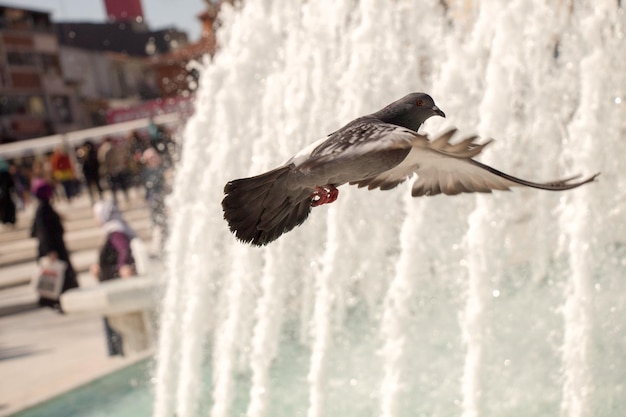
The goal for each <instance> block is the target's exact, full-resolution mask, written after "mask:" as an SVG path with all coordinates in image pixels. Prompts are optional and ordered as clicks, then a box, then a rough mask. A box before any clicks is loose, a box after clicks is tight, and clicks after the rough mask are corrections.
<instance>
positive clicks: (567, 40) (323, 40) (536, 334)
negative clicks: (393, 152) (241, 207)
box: [154, 0, 626, 417]
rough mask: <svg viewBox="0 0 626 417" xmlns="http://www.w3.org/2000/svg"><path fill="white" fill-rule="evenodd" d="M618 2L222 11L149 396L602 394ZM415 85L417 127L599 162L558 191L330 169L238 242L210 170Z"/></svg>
mask: <svg viewBox="0 0 626 417" xmlns="http://www.w3.org/2000/svg"><path fill="white" fill-rule="evenodd" d="M444 4H448V8H447V9H446V8H444V7H443V5H444ZM624 19H625V17H624V13H623V10H622V9H620V8H619V7H618V3H616V2H615V1H608V0H605V1H601V2H597V3H594V6H593V7H592V6H586V5H583V4H581V3H578V2H575V3H571V4H570V3H563V2H557V1H554V2H546V1H541V0H533V1H521V0H515V1H512V2H509V3H507V4H506V5H503V4H502V2H499V1H495V0H482V1H479V2H471V3H470V2H439V1H435V0H431V1H425V2H412V1H408V0H398V1H395V2H393V3H389V2H388V1H387V0H363V1H360V2H354V1H352V0H318V1H315V2H311V1H303V2H301V3H299V2H295V1H291V0H275V1H269V0H247V1H246V2H245V3H244V4H243V5H242V6H241V9H236V10H235V9H232V10H230V9H229V10H226V12H225V13H224V26H223V27H222V29H221V31H220V34H219V37H220V43H221V45H223V47H222V49H221V51H220V52H219V53H218V54H217V55H216V56H215V58H214V60H213V61H212V62H209V61H206V62H205V63H204V70H203V72H202V75H201V88H200V91H199V93H198V98H197V103H196V107H197V109H196V113H195V115H194V116H193V118H192V119H191V120H190V121H189V123H188V125H187V127H186V130H185V134H184V150H183V155H182V161H181V164H180V166H179V167H178V170H177V176H176V181H175V189H174V196H173V199H172V205H173V208H174V210H173V223H174V224H173V228H172V229H173V231H172V238H171V240H170V242H169V247H168V250H169V259H168V276H169V278H168V282H167V289H166V294H165V297H164V304H163V312H162V318H161V326H160V329H161V334H160V342H159V350H158V363H157V370H156V378H157V384H156V387H155V393H156V399H155V405H154V415H155V416H158V417H166V416H167V417H171V415H173V414H176V415H177V416H179V417H189V416H195V415H207V414H211V415H213V416H216V417H217V416H226V415H239V414H246V415H248V416H255V417H261V416H270V415H271V416H293V415H304V414H307V415H310V416H321V415H342V416H352V415H354V416H357V415H358V416H360V415H374V414H380V415H381V416H404V415H407V416H408V415H411V416H413V415H420V414H424V415H458V414H461V415H465V416H491V415H498V416H500V415H511V416H515V415H519V416H522V415H529V414H532V415H539V414H541V415H557V414H559V413H560V415H562V416H572V417H578V416H587V415H589V416H590V415H594V416H617V415H619V410H623V409H624V408H626V395H624V390H625V389H626V388H625V387H624V385H623V381H624V380H626V371H625V369H626V362H625V361H624V359H623V353H622V351H623V344H622V343H621V342H620V341H623V339H624V334H626V328H625V326H626V325H624V324H623V320H621V319H620V318H621V317H623V315H624V313H626V296H624V295H623V294H625V293H626V283H624V282H622V281H623V280H621V279H620V277H623V276H624V273H625V272H626V264H625V263H624V262H623V259H626V243H624V240H623V239H624V238H623V236H626V230H625V228H626V221H624V220H625V216H626V214H624V213H626V197H625V196H624V193H622V192H619V190H622V189H624V187H626V181H625V180H623V179H621V177H620V175H621V173H623V172H624V171H625V169H624V168H625V167H624V162H625V161H624V158H621V157H619V156H620V155H624V154H625V153H624V152H626V141H623V140H620V137H623V136H624V135H625V134H626V126H625V125H624V123H623V120H626V105H625V104H626V103H624V100H626V98H625V97H626V91H625V90H624V86H625V85H626V56H625V55H624V54H622V53H620V52H619V51H624V50H626V48H625V46H626V45H625V39H624V30H623V28H624ZM420 90H421V91H427V92H430V93H431V95H433V97H434V98H435V100H436V101H437V103H438V104H439V105H440V107H442V108H443V109H444V110H445V111H446V114H447V115H448V119H447V120H446V121H445V122H443V121H441V120H432V119H431V120H429V122H428V123H427V124H426V126H425V130H426V131H429V132H437V131H439V130H441V129H443V126H442V125H443V124H444V123H450V124H453V125H456V126H458V127H460V128H461V129H462V130H463V131H465V132H467V133H475V132H477V133H479V134H482V135H485V136H493V137H495V138H496V139H498V141H497V142H496V143H495V144H494V145H491V147H490V149H489V150H488V151H487V152H486V153H485V155H484V156H481V160H482V161H485V162H487V163H490V164H493V165H494V166H496V167H497V168H502V169H505V170H507V171H511V172H512V173H514V174H518V175H520V176H526V177H530V178H533V179H550V178H552V177H555V178H556V177H559V176H562V175H564V174H568V173H572V172H574V173H576V172H584V173H592V172H595V171H596V170H599V169H602V170H603V171H604V172H603V175H602V177H601V178H600V181H599V182H597V183H595V184H592V185H589V186H586V187H584V188H581V189H578V190H575V191H572V192H568V193H561V194H557V193H554V194H550V193H542V192H539V191H536V190H521V189H520V190H515V192H514V193H499V194H493V195H487V196H471V195H464V196H458V197H454V198H445V197H435V198H432V199H424V200H416V199H411V198H410V197H408V195H407V194H408V188H407V187H408V186H406V185H405V186H401V187H399V188H398V189H396V190H393V191H387V192H374V191H372V192H367V191H364V190H357V189H352V188H349V187H342V188H341V189H340V198H339V201H338V202H337V203H336V205H334V206H332V207H329V208H327V207H320V208H316V209H315V210H313V213H312V215H311V217H310V219H309V220H308V221H307V223H306V224H304V225H303V226H302V227H300V228H297V229H296V230H294V231H292V232H290V233H289V234H287V235H285V236H283V237H281V238H280V240H279V241H278V242H275V243H274V244H272V245H271V247H268V248H261V249H259V248H250V247H247V246H244V245H242V244H240V243H238V242H236V241H235V240H234V238H233V237H232V235H231V234H230V233H229V232H228V230H227V226H226V224H225V222H224V221H223V219H222V213H221V207H220V205H219V201H221V198H222V189H223V185H224V184H225V183H226V182H227V181H228V180H231V179H234V178H238V177H243V176H248V175H254V174H257V173H260V172H262V171H264V170H266V169H269V168H272V167H275V166H277V165H279V164H281V163H283V162H284V161H285V160H287V159H288V158H289V156H291V155H292V154H293V153H295V152H296V151H297V150H299V149H300V148H302V147H304V146H306V145H307V144H309V143H311V142H313V141H315V140H316V139H318V138H319V137H321V136H322V135H325V134H327V133H328V132H332V131H333V130H335V129H337V128H338V127H340V126H341V125H343V124H345V123H346V122H347V121H349V120H351V119H353V118H354V117H357V116H360V115H362V114H365V113H368V112H371V111H374V110H377V109H379V108H380V107H381V106H383V105H385V104H387V103H389V102H390V101H392V100H394V99H396V98H398V97H401V96H403V95H404V94H406V93H407V92H409V91H420ZM616 190H618V192H616Z"/></svg>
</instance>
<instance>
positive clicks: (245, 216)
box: [222, 93, 598, 246]
mask: <svg viewBox="0 0 626 417" xmlns="http://www.w3.org/2000/svg"><path fill="white" fill-rule="evenodd" d="M433 116H442V117H445V114H444V113H443V111H441V109H439V107H437V105H435V102H434V101H433V99H432V97H430V96H429V95H428V94H424V93H410V94H408V95H406V96H405V97H403V98H401V99H400V100H397V101H395V102H393V103H391V104H389V105H388V106H386V107H384V108H383V109H381V110H379V111H377V112H375V113H372V114H370V115H366V116H363V117H359V118H357V119H355V120H353V121H351V122H350V123H348V124H347V125H345V126H344V127H342V128H340V129H339V130H337V131H336V132H334V133H332V134H330V135H328V136H327V137H325V138H323V139H320V140H319V141H317V142H315V143H313V144H312V145H310V146H308V147H306V148H305V149H303V150H302V151H300V152H298V153H297V154H296V155H295V156H294V157H293V158H291V159H290V160H289V161H287V163H286V164H285V165H283V166H281V167H278V168H276V169H274V170H271V171H269V172H266V173H265V174H261V175H257V176H255V177H251V178H242V179H238V180H233V181H230V182H228V183H227V184H226V186H225V187H224V193H225V194H226V195H225V197H224V199H223V200H222V207H223V209H224V218H225V219H226V221H227V222H228V226H229V228H230V230H231V231H232V232H233V233H234V234H235V235H236V236H237V237H238V238H239V239H241V240H242V241H244V242H249V243H251V244H253V245H258V246H261V245H266V244H268V243H269V242H272V241H273V240H276V239H277V238H278V237H279V236H280V235H282V234H283V233H286V232H288V231H290V230H291V229H293V228H294V227H296V226H299V225H300V224H302V223H303V222H304V221H305V220H306V218H307V217H308V216H309V213H310V212H311V208H312V207H317V206H319V205H322V204H328V203H332V202H333V201H335V200H336V199H337V196H338V194H339V191H338V190H337V187H339V186H340V185H342V184H345V183H350V184H356V185H358V186H359V187H368V188H369V189H374V188H380V189H382V190H388V189H391V188H393V187H395V186H397V185H398V184H400V183H401V182H403V181H405V180H406V179H407V178H408V177H410V176H412V175H413V174H417V176H418V178H417V179H416V180H415V182H414V183H413V191H412V195H413V196H415V197H418V196H423V195H436V194H448V195H454V194H459V193H464V192H465V193H471V192H482V193H485V192H487V193H488V192H491V191H492V190H508V189H509V188H510V187H513V186H517V185H521V186H526V187H534V188H540V189H543V190H551V191H561V190H569V189H572V188H576V187H579V186H581V185H583V184H586V183H588V182H591V181H593V180H594V179H595V178H596V177H597V175H598V174H596V175H593V176H591V177H589V178H587V179H584V180H582V181H574V180H575V179H576V178H578V177H573V178H568V179H563V180H558V181H552V182H548V183H535V182H531V181H526V180H523V179H520V178H516V177H513V176H511V175H508V174H505V173H503V172H500V171H498V170H496V169H494V168H491V167H490V166H487V165H484V164H481V163H480V162H477V161H475V160H474V159H472V158H473V157H475V156H477V155H478V154H479V153H480V152H481V151H482V150H483V148H484V147H485V146H486V145H487V144H488V143H489V142H486V143H482V144H480V143H477V142H475V139H476V137H475V136H472V137H469V138H467V139H464V140H461V141H460V142H458V143H453V142H451V139H452V137H453V136H454V134H455V132H456V130H450V131H448V132H446V133H444V134H443V135H441V136H439V137H438V138H437V139H435V140H433V141H431V140H429V138H428V137H427V136H423V135H420V134H418V133H417V132H418V130H419V128H420V126H421V125H422V124H423V123H424V121H426V120H427V119H429V118H430V117H433Z"/></svg>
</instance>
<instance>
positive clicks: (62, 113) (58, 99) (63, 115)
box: [52, 96, 74, 124]
mask: <svg viewBox="0 0 626 417" xmlns="http://www.w3.org/2000/svg"><path fill="white" fill-rule="evenodd" d="M52 107H53V108H54V114H55V115H56V119H57V120H58V121H59V122H60V123H63V124H69V123H72V122H73V121H74V118H73V117H72V108H71V106H70V99H69V97H67V96H53V97H52Z"/></svg>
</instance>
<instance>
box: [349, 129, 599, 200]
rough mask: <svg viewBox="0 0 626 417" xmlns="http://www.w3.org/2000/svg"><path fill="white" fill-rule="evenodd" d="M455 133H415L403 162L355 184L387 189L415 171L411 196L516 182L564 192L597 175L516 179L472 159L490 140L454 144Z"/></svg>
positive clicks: (499, 187)
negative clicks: (549, 179) (429, 135)
mask: <svg viewBox="0 0 626 417" xmlns="http://www.w3.org/2000/svg"><path fill="white" fill-rule="evenodd" d="M455 133H456V129H452V130H450V131H448V132H446V133H444V134H443V135H441V136H439V137H438V138H437V139H435V140H433V141H429V140H428V138H427V137H426V136H422V135H415V137H414V139H413V143H412V148H411V151H410V152H409V154H408V155H407V157H406V158H405V159H404V160H403V161H402V163H400V164H399V165H397V166H396V167H394V168H393V169H390V170H388V171H385V172H383V173H381V174H379V175H377V176H375V177H371V178H367V179H365V180H361V181H355V182H353V184H357V185H358V186H359V187H368V188H369V189H373V188H380V189H383V190H386V189H390V188H393V187H395V186H396V185H398V184H400V183H401V182H403V181H404V180H405V179H406V178H407V177H409V176H411V175H412V174H414V173H416V174H417V175H418V178H417V179H416V180H415V182H414V183H413V189H412V195H413V196H414V197H419V196H423V195H425V196H430V195H437V194H447V195H455V194H460V193H471V192H483V193H490V192H491V191H493V190H509V189H510V187H512V186H516V185H523V186H527V187H533V188H540V189H544V190H551V191H561V190H568V189H571V188H576V187H578V186H580V185H582V184H585V183H588V182H591V181H593V180H594V179H595V177H596V176H597V174H596V175H594V176H592V177H590V178H587V179H585V180H583V181H580V182H572V180H574V179H575V178H577V177H573V178H568V179H562V180H557V181H552V182H548V183H535V182H531V181H527V180H523V179H520V178H516V177H513V176H511V175H508V174H505V173H503V172H500V171H498V170H496V169H494V168H492V167H490V166H488V165H485V164H482V163H480V162H478V161H475V160H473V159H472V157H474V156H476V155H478V154H479V153H480V152H482V150H483V149H484V147H485V146H487V145H488V144H489V143H491V141H487V142H485V143H482V144H479V143H476V142H475V139H476V137H475V136H472V137H469V138H466V139H464V140H462V141H460V142H458V143H452V142H451V141H450V140H451V139H452V137H453V136H454V134H455Z"/></svg>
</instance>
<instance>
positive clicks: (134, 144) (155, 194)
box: [0, 124, 176, 233]
mask: <svg viewBox="0 0 626 417" xmlns="http://www.w3.org/2000/svg"><path fill="white" fill-rule="evenodd" d="M175 151H176V149H175V142H174V141H173V139H172V135H171V132H169V131H168V130H167V129H166V128H165V127H163V126H157V125H153V124H152V125H150V126H149V128H148V130H147V131H132V132H130V133H129V134H128V135H127V136H108V137H104V138H99V139H98V140H95V139H94V140H87V141H85V142H84V143H82V144H81V145H80V146H78V147H76V148H71V147H69V146H67V145H59V146H57V147H56V148H55V149H54V151H53V152H51V153H48V154H44V155H38V156H23V157H20V158H15V159H12V160H8V161H7V160H5V159H4V158H2V157H0V222H1V223H2V224H3V225H4V226H3V227H5V228H11V227H14V225H15V223H16V220H17V216H18V215H19V212H20V211H22V210H24V209H25V208H26V207H28V206H29V205H30V204H32V203H33V202H34V201H36V200H37V198H36V191H37V188H39V187H41V186H42V185H44V184H47V185H50V186H51V188H52V193H53V194H52V198H57V199H66V200H67V201H68V202H70V203H71V201H72V199H74V198H75V197H77V196H79V195H80V194H82V193H87V194H88V195H89V198H90V199H91V202H92V204H94V203H96V202H97V201H99V200H102V199H104V198H110V199H112V200H113V201H114V202H115V203H118V201H119V200H120V199H122V198H123V199H124V200H126V201H128V191H129V189H130V188H132V187H135V188H140V189H141V188H142V189H143V190H144V192H145V198H146V200H147V202H148V204H149V207H150V212H151V218H152V222H153V223H154V225H156V226H159V228H160V229H161V230H162V232H163V233H167V222H166V213H165V203H164V197H165V195H166V194H167V193H168V187H167V176H168V174H169V173H170V172H171V168H172V165H173V155H174V153H175ZM107 195H109V196H110V197H107Z"/></svg>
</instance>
